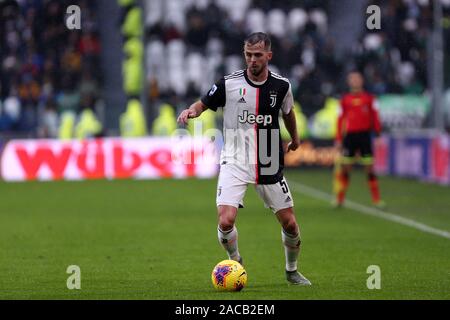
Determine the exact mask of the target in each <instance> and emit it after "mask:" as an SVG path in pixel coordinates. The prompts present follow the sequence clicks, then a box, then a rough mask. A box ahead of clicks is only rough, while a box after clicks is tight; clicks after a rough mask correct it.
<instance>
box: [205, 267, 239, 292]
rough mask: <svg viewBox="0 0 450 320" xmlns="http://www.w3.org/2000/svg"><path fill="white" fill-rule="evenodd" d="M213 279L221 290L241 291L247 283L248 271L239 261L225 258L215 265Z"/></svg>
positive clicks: (214, 284)
mask: <svg viewBox="0 0 450 320" xmlns="http://www.w3.org/2000/svg"><path fill="white" fill-rule="evenodd" d="M211 280H212V283H213V286H214V288H216V289H217V290H219V291H241V290H242V289H243V288H244V287H245V285H246V284H247V272H246V271H245V269H244V267H243V266H242V265H241V264H240V263H239V262H237V261H234V260H223V261H221V262H219V263H218V264H217V265H216V266H215V267H214V270H213V271H212V274H211Z"/></svg>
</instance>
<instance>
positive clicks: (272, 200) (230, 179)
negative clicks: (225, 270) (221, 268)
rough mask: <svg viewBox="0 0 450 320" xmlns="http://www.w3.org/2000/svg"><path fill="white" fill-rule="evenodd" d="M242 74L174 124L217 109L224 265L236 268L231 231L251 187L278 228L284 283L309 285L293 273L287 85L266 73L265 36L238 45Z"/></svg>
mask: <svg viewBox="0 0 450 320" xmlns="http://www.w3.org/2000/svg"><path fill="white" fill-rule="evenodd" d="M244 56H245V61H246V64H247V68H246V69H244V70H239V71H236V72H234V73H233V74H230V75H228V76H225V77H223V78H222V79H220V80H219V81H218V82H216V83H215V84H214V85H213V86H212V88H211V89H210V90H209V92H208V93H207V94H206V95H205V96H204V97H202V98H201V99H200V100H199V101H197V102H195V103H193V104H192V105H191V106H190V107H189V108H188V109H186V110H183V111H182V112H181V114H180V115H179V117H178V122H179V123H182V124H186V123H187V121H188V119H191V118H196V117H198V116H200V114H201V113H202V112H203V111H205V110H206V109H211V110H213V111H216V110H217V109H218V108H223V118H224V119H223V134H224V147H223V149H222V152H221V157H220V174H219V179H218V186H217V197H216V204H217V209H218V220H219V221H218V222H219V223H218V224H219V225H218V238H219V241H220V243H221V244H222V246H223V247H224V248H225V250H226V251H227V253H228V257H229V258H230V259H233V260H236V261H240V262H242V257H241V255H240V253H239V249H238V231H237V228H236V226H235V220H236V217H237V213H238V209H239V208H242V207H243V204H244V203H243V199H244V195H245V191H246V189H247V186H248V185H249V184H251V185H254V186H255V188H256V191H257V193H258V195H259V196H260V197H261V198H262V200H263V201H264V204H265V206H266V207H268V208H270V209H271V210H272V211H273V213H274V214H275V216H276V217H277V219H278V221H279V223H280V224H281V227H282V228H281V229H282V230H281V237H282V242H283V245H284V249H285V250H284V251H285V258H286V261H285V262H286V264H285V270H286V279H287V281H288V282H290V283H292V284H297V285H310V284H311V283H310V281H309V280H308V279H306V278H305V277H304V276H303V275H302V274H301V273H300V272H299V271H298V269H297V268H298V263H297V259H298V256H299V252H300V243H301V241H300V229H299V226H298V224H297V221H296V218H295V214H294V209H293V206H294V202H293V199H292V194H291V192H290V190H289V187H288V184H287V182H286V179H285V178H284V176H283V166H284V151H283V149H282V143H281V137H280V132H279V129H280V126H279V121H278V119H279V115H280V113H281V114H282V119H283V121H284V123H285V125H286V128H287V130H288V131H289V134H290V136H291V138H292V140H291V142H290V144H289V145H288V150H287V151H288V152H289V151H290V150H296V149H297V148H298V147H299V144H300V142H299V136H298V133H297V128H296V123H295V115H294V110H293V103H294V100H293V96H292V89H291V84H290V82H289V80H288V79H286V78H283V77H281V76H280V75H277V74H275V73H273V72H271V71H270V70H269V67H268V64H269V61H270V60H271V58H272V51H271V41H270V38H269V37H268V36H267V35H266V34H265V33H261V32H258V33H253V34H251V35H250V36H249V37H248V38H247V39H246V40H245V42H244Z"/></svg>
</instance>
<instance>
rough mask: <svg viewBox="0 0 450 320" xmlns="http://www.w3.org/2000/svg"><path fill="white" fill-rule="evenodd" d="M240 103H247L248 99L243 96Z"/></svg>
mask: <svg viewBox="0 0 450 320" xmlns="http://www.w3.org/2000/svg"><path fill="white" fill-rule="evenodd" d="M238 103H247V101H245V99H244V97H242V98H240V99H239V100H238Z"/></svg>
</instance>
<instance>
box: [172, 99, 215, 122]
mask: <svg viewBox="0 0 450 320" xmlns="http://www.w3.org/2000/svg"><path fill="white" fill-rule="evenodd" d="M206 109H208V107H207V106H206V105H204V104H203V102H202V101H201V100H198V101H196V102H194V103H193V104H191V106H190V107H189V108H187V109H184V110H183V111H182V112H181V113H180V115H179V116H178V119H177V122H178V123H180V124H187V121H188V119H192V118H197V117H199V116H200V115H201V114H202V112H203V111H205V110H206Z"/></svg>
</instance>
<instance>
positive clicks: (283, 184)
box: [280, 180, 289, 193]
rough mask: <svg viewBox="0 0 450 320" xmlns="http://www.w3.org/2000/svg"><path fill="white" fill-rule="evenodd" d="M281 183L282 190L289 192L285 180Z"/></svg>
mask: <svg viewBox="0 0 450 320" xmlns="http://www.w3.org/2000/svg"><path fill="white" fill-rule="evenodd" d="M280 185H281V190H283V193H288V192H289V189H288V186H287V184H286V182H285V181H284V180H281V181H280Z"/></svg>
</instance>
